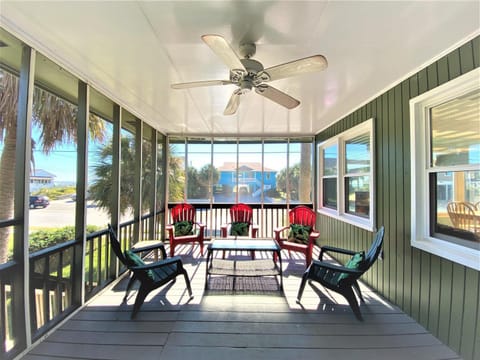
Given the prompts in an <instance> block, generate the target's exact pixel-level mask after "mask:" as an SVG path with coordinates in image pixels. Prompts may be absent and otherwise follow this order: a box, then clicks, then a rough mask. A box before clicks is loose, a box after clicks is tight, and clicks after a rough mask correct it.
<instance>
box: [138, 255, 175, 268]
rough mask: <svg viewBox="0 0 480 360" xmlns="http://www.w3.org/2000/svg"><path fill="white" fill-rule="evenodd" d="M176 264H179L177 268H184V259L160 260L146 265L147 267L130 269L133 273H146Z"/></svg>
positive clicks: (139, 266) (141, 266) (140, 266)
mask: <svg viewBox="0 0 480 360" xmlns="http://www.w3.org/2000/svg"><path fill="white" fill-rule="evenodd" d="M175 263H177V266H181V267H183V264H182V259H181V258H180V256H174V257H171V258H168V259H164V260H159V261H156V262H153V263H149V264H145V265H138V266H132V267H130V269H131V270H132V271H146V270H153V269H156V268H160V267H162V266H166V265H171V264H175Z"/></svg>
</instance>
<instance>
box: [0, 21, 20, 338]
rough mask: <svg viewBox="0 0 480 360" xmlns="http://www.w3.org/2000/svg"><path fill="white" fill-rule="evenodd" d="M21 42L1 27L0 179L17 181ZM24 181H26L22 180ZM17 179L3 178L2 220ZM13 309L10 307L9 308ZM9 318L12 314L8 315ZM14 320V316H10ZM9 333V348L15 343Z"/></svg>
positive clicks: (0, 233) (3, 239)
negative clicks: (16, 153) (16, 156)
mask: <svg viewBox="0 0 480 360" xmlns="http://www.w3.org/2000/svg"><path fill="white" fill-rule="evenodd" d="M21 56H22V44H21V43H20V41H18V40H17V39H15V38H14V37H13V36H11V35H10V34H8V33H7V32H5V31H4V30H3V29H1V28H0V180H1V179H13V180H15V165H16V159H15V151H16V150H15V149H16V136H17V134H16V131H15V129H16V128H17V103H18V72H19V70H20V64H21ZM19 181H23V180H19ZM15 183H16V181H0V199H2V201H1V206H0V221H1V220H10V219H13V216H14V215H13V202H14V199H15ZM13 246H14V244H13V227H12V226H4V227H1V226H0V264H2V263H4V262H6V261H8V260H10V259H11V258H12V256H13ZM10 310H11V309H10ZM6 315H7V317H10V315H11V314H6ZM9 321H11V319H9ZM11 335H12V334H11V333H10V334H7V336H8V339H9V345H8V346H9V347H10V346H12V344H14V343H15V342H14V341H13V339H12V338H11Z"/></svg>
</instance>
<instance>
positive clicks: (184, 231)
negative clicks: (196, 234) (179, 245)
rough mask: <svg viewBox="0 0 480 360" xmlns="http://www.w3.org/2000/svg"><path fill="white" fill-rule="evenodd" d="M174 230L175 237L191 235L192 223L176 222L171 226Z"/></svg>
mask: <svg viewBox="0 0 480 360" xmlns="http://www.w3.org/2000/svg"><path fill="white" fill-rule="evenodd" d="M173 227H174V228H175V236H186V235H193V222H192V221H178V222H176V223H175V224H173Z"/></svg>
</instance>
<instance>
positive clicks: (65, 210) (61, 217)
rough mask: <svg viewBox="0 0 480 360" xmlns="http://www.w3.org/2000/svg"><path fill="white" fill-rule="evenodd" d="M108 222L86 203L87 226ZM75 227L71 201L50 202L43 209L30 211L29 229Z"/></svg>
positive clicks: (90, 204)
mask: <svg viewBox="0 0 480 360" xmlns="http://www.w3.org/2000/svg"><path fill="white" fill-rule="evenodd" d="M109 221H110V217H109V216H108V214H107V213H106V212H105V211H103V210H101V209H100V208H98V207H96V206H95V204H93V203H92V202H91V201H89V202H87V224H91V225H98V226H104V227H106V226H107V223H108V222H109ZM67 225H72V226H74V225H75V202H74V201H72V200H71V199H64V200H53V201H52V200H51V201H50V205H49V206H47V207H46V208H45V209H41V208H38V209H30V228H32V229H35V228H38V227H62V226H67Z"/></svg>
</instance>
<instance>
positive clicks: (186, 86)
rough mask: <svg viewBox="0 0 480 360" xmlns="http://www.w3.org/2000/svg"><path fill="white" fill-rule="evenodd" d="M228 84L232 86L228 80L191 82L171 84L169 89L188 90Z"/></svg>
mask: <svg viewBox="0 0 480 360" xmlns="http://www.w3.org/2000/svg"><path fill="white" fill-rule="evenodd" d="M230 84H232V82H231V81H230V80H207V81H193V82H186V83H178V84H172V85H170V87H171V88H172V89H189V88H194V87H201V86H214V85H230Z"/></svg>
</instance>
